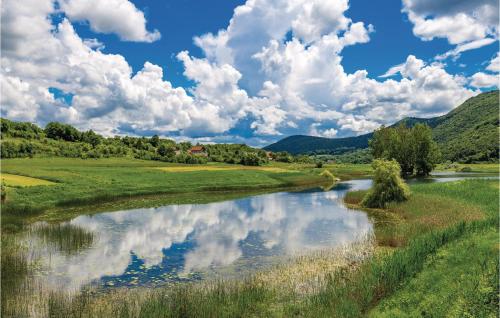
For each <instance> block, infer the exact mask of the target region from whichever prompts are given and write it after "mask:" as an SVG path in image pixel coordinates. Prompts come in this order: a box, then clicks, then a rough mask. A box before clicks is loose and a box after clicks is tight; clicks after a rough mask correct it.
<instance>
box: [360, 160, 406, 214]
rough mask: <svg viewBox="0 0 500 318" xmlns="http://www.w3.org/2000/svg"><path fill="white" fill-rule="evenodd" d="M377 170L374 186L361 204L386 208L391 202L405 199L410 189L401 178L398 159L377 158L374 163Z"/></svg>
mask: <svg viewBox="0 0 500 318" xmlns="http://www.w3.org/2000/svg"><path fill="white" fill-rule="evenodd" d="M372 167H373V169H374V170H375V172H374V178H373V186H372V188H371V189H370V191H369V192H368V193H367V194H366V196H365V197H364V198H363V201H362V202H361V204H362V205H363V206H365V207H368V208H384V207H385V206H386V205H387V203H389V202H401V201H405V200H407V199H408V198H409V196H410V189H409V188H408V186H407V185H406V183H405V182H404V181H403V179H401V176H400V174H401V168H400V166H399V164H398V162H397V161H396V160H394V159H393V160H382V159H376V160H374V161H373V163H372Z"/></svg>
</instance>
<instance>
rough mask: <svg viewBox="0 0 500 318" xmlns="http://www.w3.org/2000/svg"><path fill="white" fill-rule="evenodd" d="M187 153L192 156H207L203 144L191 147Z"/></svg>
mask: <svg viewBox="0 0 500 318" xmlns="http://www.w3.org/2000/svg"><path fill="white" fill-rule="evenodd" d="M188 153H189V154H190V155H193V156H202V157H207V156H208V153H207V151H206V149H205V147H203V146H193V147H191V149H189V150H188Z"/></svg>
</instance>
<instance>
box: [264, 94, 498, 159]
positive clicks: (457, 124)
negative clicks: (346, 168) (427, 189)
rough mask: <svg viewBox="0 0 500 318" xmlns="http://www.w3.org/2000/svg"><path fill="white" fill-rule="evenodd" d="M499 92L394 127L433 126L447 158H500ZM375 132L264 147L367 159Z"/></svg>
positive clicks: (299, 138)
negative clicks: (449, 110)
mask: <svg viewBox="0 0 500 318" xmlns="http://www.w3.org/2000/svg"><path fill="white" fill-rule="evenodd" d="M498 105H499V92H498V90H496V91H491V92H486V93H481V94H479V95H477V96H475V97H472V98H470V99H468V100H467V101H465V102H464V103H463V104H461V105H460V106H458V107H456V108H455V109H453V110H452V111H451V112H449V113H448V114H446V115H443V116H440V117H433V118H414V117H407V118H404V119H402V120H401V121H399V122H397V123H395V124H394V125H392V126H391V127H399V126H400V125H404V126H407V127H409V128H411V127H413V126H415V125H416V124H418V123H422V124H427V125H428V126H429V127H431V128H432V136H433V139H434V140H435V141H436V142H437V144H438V146H439V150H440V151H441V153H442V159H443V160H444V161H453V162H461V163H473V162H488V161H494V162H496V161H498V159H499V146H498V137H499V135H498V133H499V112H498V110H499V109H498ZM372 137H373V133H369V134H366V135H361V136H357V137H348V138H336V139H330V138H321V137H313V136H290V137H287V138H284V139H282V140H280V141H278V142H277V143H274V144H272V145H269V146H267V147H265V148H264V149H266V150H270V151H288V152H290V153H292V154H301V153H305V154H312V155H318V156H320V157H327V155H332V157H330V158H332V159H333V158H339V159H340V160H351V162H352V160H354V161H366V160H367V156H366V154H367V152H366V151H359V150H360V149H366V148H367V147H368V142H369V140H370V139H371V138H372Z"/></svg>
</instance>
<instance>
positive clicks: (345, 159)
mask: <svg viewBox="0 0 500 318" xmlns="http://www.w3.org/2000/svg"><path fill="white" fill-rule="evenodd" d="M311 157H312V158H314V159H316V160H321V161H324V162H333V163H354V164H366V163H371V162H372V160H373V156H372V154H371V152H370V150H369V149H357V150H353V151H349V152H346V153H343V154H340V155H329V154H319V155H318V154H316V155H312V156H311Z"/></svg>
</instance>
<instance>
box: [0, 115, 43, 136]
mask: <svg viewBox="0 0 500 318" xmlns="http://www.w3.org/2000/svg"><path fill="white" fill-rule="evenodd" d="M0 123H1V132H2V137H16V138H25V139H40V138H43V137H44V132H43V129H41V128H40V127H38V126H37V125H34V124H32V123H19V122H14V121H10V120H8V119H4V118H0Z"/></svg>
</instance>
